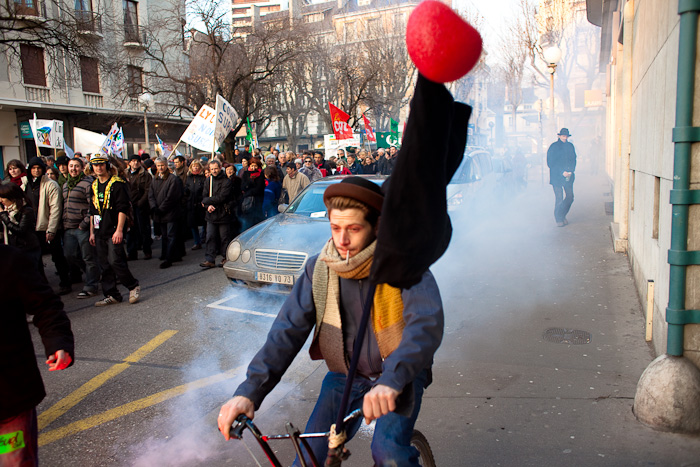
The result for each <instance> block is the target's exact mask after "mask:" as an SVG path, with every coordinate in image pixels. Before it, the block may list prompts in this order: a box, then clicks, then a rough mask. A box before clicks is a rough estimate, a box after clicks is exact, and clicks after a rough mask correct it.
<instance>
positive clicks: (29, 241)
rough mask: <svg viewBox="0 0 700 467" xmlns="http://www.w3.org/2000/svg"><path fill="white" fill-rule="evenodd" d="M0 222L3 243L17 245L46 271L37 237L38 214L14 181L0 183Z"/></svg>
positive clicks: (42, 271)
mask: <svg viewBox="0 0 700 467" xmlns="http://www.w3.org/2000/svg"><path fill="white" fill-rule="evenodd" d="M0 224H2V234H1V239H2V243H4V244H5V245H10V246H14V247H17V248H18V249H19V250H21V251H22V252H23V253H25V254H27V256H29V257H31V258H32V259H33V260H34V262H35V263H36V266H37V268H38V270H39V271H40V272H41V273H42V274H43V273H44V263H43V262H42V260H41V246H40V245H39V239H38V238H36V228H35V226H36V216H35V215H34V209H33V208H32V206H31V204H30V203H29V200H28V199H27V196H26V194H25V193H24V192H23V191H22V189H21V188H20V187H18V186H17V185H15V184H14V183H3V184H2V185H0Z"/></svg>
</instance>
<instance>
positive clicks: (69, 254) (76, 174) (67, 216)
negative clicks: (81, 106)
mask: <svg viewBox="0 0 700 467" xmlns="http://www.w3.org/2000/svg"><path fill="white" fill-rule="evenodd" d="M92 182H93V178H92V177H90V176H87V175H85V173H84V172H83V161H82V159H79V158H74V159H71V160H70V162H68V178H67V179H66V182H65V183H64V184H63V227H64V228H65V232H64V234H63V251H64V253H65V255H66V259H67V260H68V263H69V264H70V265H71V267H73V268H75V269H77V270H79V271H80V270H83V271H85V285H84V286H83V290H82V291H81V292H80V293H79V294H78V297H77V298H89V297H93V296H95V295H96V294H97V288H98V286H99V281H100V268H99V266H98V265H97V257H96V256H97V254H96V252H95V247H94V246H92V245H90V191H91V190H92Z"/></svg>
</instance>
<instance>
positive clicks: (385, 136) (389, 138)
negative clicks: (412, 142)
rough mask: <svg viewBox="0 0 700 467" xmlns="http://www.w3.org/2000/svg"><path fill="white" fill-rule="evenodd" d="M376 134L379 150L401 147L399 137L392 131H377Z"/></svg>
mask: <svg viewBox="0 0 700 467" xmlns="http://www.w3.org/2000/svg"><path fill="white" fill-rule="evenodd" d="M374 134H375V135H377V148H384V149H389V148H390V147H391V146H396V147H398V145H399V140H398V137H396V136H394V133H393V132H391V131H376V132H375V133H374Z"/></svg>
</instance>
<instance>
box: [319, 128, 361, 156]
mask: <svg viewBox="0 0 700 467" xmlns="http://www.w3.org/2000/svg"><path fill="white" fill-rule="evenodd" d="M347 146H354V147H356V148H359V147H360V134H359V133H353V134H352V139H344V140H341V141H338V140H336V139H335V134H333V135H323V149H324V150H325V151H326V152H328V151H335V150H336V149H338V148H339V147H340V148H343V149H345V148H346V147H347ZM331 155H332V154H331ZM326 157H328V156H326Z"/></svg>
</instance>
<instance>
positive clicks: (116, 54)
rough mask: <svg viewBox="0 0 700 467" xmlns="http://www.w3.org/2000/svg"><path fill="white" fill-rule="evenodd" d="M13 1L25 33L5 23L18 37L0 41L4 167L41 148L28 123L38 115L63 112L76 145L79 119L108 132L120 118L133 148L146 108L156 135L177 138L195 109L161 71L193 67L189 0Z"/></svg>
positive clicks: (69, 139)
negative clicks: (187, 29)
mask: <svg viewBox="0 0 700 467" xmlns="http://www.w3.org/2000/svg"><path fill="white" fill-rule="evenodd" d="M13 2H14V3H13ZM8 5H9V11H7V12H4V14H5V15H8V16H9V17H10V18H11V19H12V20H14V21H15V24H16V25H19V26H21V27H22V30H23V31H24V32H17V31H16V29H13V30H10V29H4V30H2V29H1V28H2V26H0V32H1V33H2V34H3V35H4V37H5V38H6V39H7V38H13V39H12V40H16V42H14V43H10V44H9V45H8V46H5V47H4V48H2V49H1V50H0V128H1V130H0V150H1V151H2V155H1V158H2V166H3V167H4V166H5V164H6V162H7V161H9V160H11V159H20V160H24V161H26V160H28V159H29V158H31V157H32V156H34V155H36V154H37V148H36V146H35V144H34V141H33V138H32V134H31V130H30V129H29V124H28V121H29V120H30V119H31V118H33V117H34V115H35V114H36V116H37V118H39V119H56V120H61V121H63V122H64V138H65V141H66V144H67V145H68V146H70V147H74V141H73V128H76V127H77V128H82V129H86V130H90V131H94V132H98V133H100V132H101V133H107V132H108V130H109V128H110V126H111V125H112V124H113V123H114V122H117V123H118V124H119V125H120V126H122V128H123V130H124V136H125V142H126V143H127V151H128V152H129V153H132V152H135V151H138V149H139V148H144V149H145V142H146V129H145V128H144V110H146V111H147V112H148V113H147V114H146V116H147V120H148V124H149V128H148V129H149V134H150V142H151V143H152V142H153V141H154V140H155V133H156V132H157V133H158V134H159V136H160V137H161V138H162V139H163V140H166V141H168V140H170V141H176V140H177V139H178V138H179V136H180V134H181V133H182V131H184V128H186V126H187V125H188V123H189V121H190V120H191V113H189V112H187V111H186V110H185V109H184V106H180V105H179V104H180V101H181V99H180V97H179V95H180V94H181V93H179V92H177V88H178V85H177V84H176V83H173V82H170V81H169V80H168V79H167V78H166V73H164V71H163V70H164V69H165V68H166V67H168V66H169V67H171V68H175V69H178V70H183V72H185V73H187V72H189V68H188V65H187V64H188V56H187V52H186V51H185V47H184V45H185V43H184V0H140V1H137V0H121V1H118V0H75V2H74V3H73V2H71V3H70V7H69V6H66V4H63V3H57V2H55V1H48V0H10V2H9V3H8ZM0 8H3V9H7V8H6V7H4V6H3V7H0ZM12 34H14V35H12ZM144 94H145V95H144ZM149 96H150V99H148V98H149ZM139 97H141V100H139ZM144 98H145V99H144ZM145 103H147V104H149V105H148V107H147V108H145V106H144V104H145ZM180 109H183V110H180ZM151 149H152V146H151ZM41 151H42V153H44V151H46V154H49V151H47V150H46V149H45V148H42V149H41ZM51 152H52V151H51Z"/></svg>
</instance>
